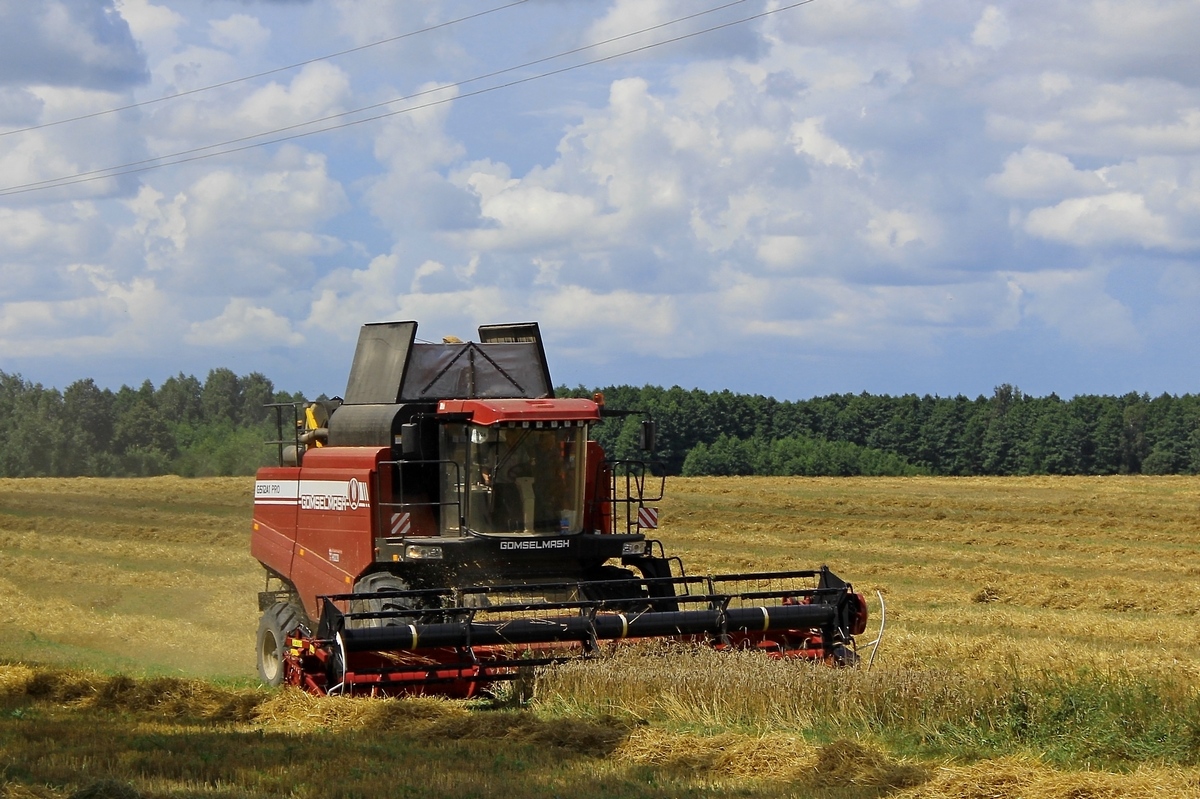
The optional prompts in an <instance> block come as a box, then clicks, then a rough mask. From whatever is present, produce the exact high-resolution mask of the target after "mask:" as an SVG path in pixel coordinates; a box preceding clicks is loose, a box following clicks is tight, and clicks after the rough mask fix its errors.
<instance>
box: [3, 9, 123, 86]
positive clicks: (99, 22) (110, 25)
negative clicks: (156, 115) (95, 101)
mask: <svg viewBox="0 0 1200 799" xmlns="http://www.w3.org/2000/svg"><path fill="white" fill-rule="evenodd" d="M146 77H147V73H146V66H145V62H144V60H143V58H142V55H141V53H140V52H138V47H137V44H136V42H135V41H134V39H133V37H132V36H131V35H130V31H129V25H128V24H127V23H126V22H125V20H124V18H123V17H122V16H121V15H120V14H119V13H118V12H117V10H116V8H114V7H113V3H112V0H100V1H99V2H96V0H44V2H38V3H22V2H6V3H3V4H0V83H7V84H12V85H22V84H49V85H57V86H85V87H88V88H107V89H118V88H124V87H127V86H130V85H133V84H137V83H140V82H142V81H144V80H145V79H146Z"/></svg>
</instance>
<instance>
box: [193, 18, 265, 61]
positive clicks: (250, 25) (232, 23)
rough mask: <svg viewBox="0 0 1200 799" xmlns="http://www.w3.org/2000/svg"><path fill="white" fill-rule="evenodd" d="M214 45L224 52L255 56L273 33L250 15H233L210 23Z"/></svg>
mask: <svg viewBox="0 0 1200 799" xmlns="http://www.w3.org/2000/svg"><path fill="white" fill-rule="evenodd" d="M208 26H209V29H210V30H211V33H210V38H211V39H212V43H213V44H215V45H216V46H217V47H220V48H222V49H224V50H232V51H235V52H241V53H250V54H253V53H255V51H257V50H259V49H261V48H262V47H263V46H265V45H266V43H267V42H268V41H269V40H270V38H271V31H269V30H268V29H267V28H265V27H264V26H263V24H262V23H261V22H259V21H258V20H257V19H256V18H254V17H252V16H249V15H248V14H233V15H231V16H229V17H227V18H226V19H214V20H212V21H211V22H209V23H208Z"/></svg>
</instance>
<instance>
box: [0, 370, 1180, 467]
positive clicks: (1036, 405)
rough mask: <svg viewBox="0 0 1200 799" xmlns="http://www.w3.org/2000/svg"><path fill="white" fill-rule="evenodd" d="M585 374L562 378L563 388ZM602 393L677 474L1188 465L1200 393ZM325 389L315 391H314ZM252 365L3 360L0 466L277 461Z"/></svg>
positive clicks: (266, 393)
mask: <svg viewBox="0 0 1200 799" xmlns="http://www.w3.org/2000/svg"><path fill="white" fill-rule="evenodd" d="M596 391H597V390H596V389H588V388H584V387H582V386H580V387H578V388H574V389H569V388H567V387H560V388H559V389H558V391H557V393H558V394H559V396H577V397H591V396H593V395H594V394H595V393H596ZM599 391H600V393H602V394H603V395H604V399H605V404H606V407H607V408H609V409H616V410H625V411H641V412H643V413H645V414H647V415H649V416H650V417H651V418H653V419H654V420H655V423H656V427H657V446H656V451H655V453H654V454H653V456H652V458H653V459H655V460H658V461H660V462H661V463H662V467H663V469H664V470H665V472H666V473H667V474H683V475H751V474H761V475H770V474H776V475H833V476H848V475H904V474H932V475H1023V474H1062V475H1066V474H1081V475H1103V474H1197V473H1200V396H1197V395H1192V394H1185V395H1183V396H1174V395H1170V394H1162V395H1160V396H1158V397H1154V398H1151V397H1150V396H1149V395H1147V394H1136V393H1130V394H1125V395H1122V396H1099V395H1085V396H1077V397H1074V398H1072V399H1070V400H1063V399H1060V398H1059V397H1058V396H1056V395H1054V394H1051V395H1050V396H1048V397H1032V396H1029V395H1027V394H1024V393H1022V392H1021V390H1020V389H1018V388H1015V387H1013V386H1010V385H1007V384H1006V385H1002V386H998V387H997V388H996V389H995V390H994V391H993V393H992V395H991V396H983V395H981V396H978V397H976V398H974V399H970V398H968V397H965V396H962V395H959V396H956V397H937V396H930V395H925V396H917V395H915V394H905V395H902V396H889V395H886V394H883V395H875V394H866V393H862V394H834V395H829V396H825V397H816V398H813V399H808V400H795V401H791V400H783V401H781V400H776V399H774V398H772V397H764V396H761V395H757V394H753V395H752V394H735V393H733V392H731V391H728V390H726V391H716V392H708V391H701V390H699V389H693V390H686V389H682V388H679V387H678V386H676V387H673V388H669V389H667V388H661V387H658V386H642V387H635V386H609V387H607V388H603V389H600V390H599ZM318 399H321V398H318ZM303 401H304V397H303V396H302V395H300V394H289V393H288V392H285V391H277V390H276V389H275V387H274V385H273V384H272V382H271V381H270V380H269V379H267V378H266V377H265V376H263V375H262V374H259V373H257V372H254V373H251V374H249V375H245V376H239V375H237V374H235V373H234V372H233V371H231V370H229V369H213V370H212V371H210V372H209V373H208V376H207V378H206V379H205V380H204V381H203V382H202V381H200V380H199V379H197V378H196V377H193V376H189V375H184V374H182V373H181V374H179V375H177V376H175V377H171V378H168V379H167V380H166V381H164V382H163V384H162V385H161V386H159V387H157V388H155V387H154V385H153V384H151V382H150V381H148V380H147V381H145V382H144V383H142V385H141V386H140V387H138V388H131V387H129V386H121V388H120V389H119V390H117V391H111V390H109V389H102V388H99V387H98V386H97V385H96V384H95V382H94V381H93V380H91V379H84V380H77V381H76V382H74V383H72V384H71V385H69V386H68V387H67V388H66V389H65V390H63V391H59V390H58V389H55V388H45V387H43V386H41V385H39V384H33V383H30V382H28V381H25V380H23V379H22V378H21V377H20V375H10V374H6V373H5V372H3V371H0V430H3V431H4V434H3V436H0V476H4V477H26V476H62V477H70V476H77V475H93V476H140V475H153V474H168V473H171V474H180V475H184V476H207V475H234V474H243V475H244V474H252V473H253V472H254V470H255V469H257V468H258V467H259V466H260V465H264V464H267V463H273V462H274V461H275V458H276V452H275V450H274V449H272V448H270V447H267V446H265V445H264V442H266V441H269V440H272V439H274V438H275V437H276V428H275V421H274V413H273V412H272V411H271V410H270V409H269V408H267V407H265V406H266V405H267V404H268V403H280V402H284V403H287V402H303ZM640 421H641V416H640V415H639V414H632V415H625V416H612V417H609V418H607V419H606V420H605V421H604V422H603V423H602V424H600V425H598V426H597V427H596V428H595V430H594V435H595V437H596V438H597V440H598V441H599V442H600V443H601V445H602V446H604V448H605V451H606V452H607V453H609V454H610V456H612V457H618V458H630V459H642V458H644V457H645V455H644V453H642V452H641V451H640V450H639V449H638V433H639V427H640Z"/></svg>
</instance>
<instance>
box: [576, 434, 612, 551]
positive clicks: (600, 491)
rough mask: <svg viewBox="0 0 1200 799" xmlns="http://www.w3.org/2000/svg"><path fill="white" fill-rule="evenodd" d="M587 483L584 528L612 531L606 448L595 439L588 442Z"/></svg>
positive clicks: (603, 531) (594, 530)
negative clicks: (605, 463) (605, 458)
mask: <svg viewBox="0 0 1200 799" xmlns="http://www.w3.org/2000/svg"><path fill="white" fill-rule="evenodd" d="M585 479H586V480H587V483H586V484H585V487H584V498H585V499H584V505H583V507H584V516H583V529H584V530H585V531H587V532H600V533H611V532H612V503H611V502H609V500H610V499H611V496H610V494H611V493H612V492H611V486H610V483H609V480H610V475H609V471H608V469H607V467H605V466H604V449H603V448H602V447H601V446H600V445H599V444H597V443H596V442H595V441H588V443H587V473H586V476H585Z"/></svg>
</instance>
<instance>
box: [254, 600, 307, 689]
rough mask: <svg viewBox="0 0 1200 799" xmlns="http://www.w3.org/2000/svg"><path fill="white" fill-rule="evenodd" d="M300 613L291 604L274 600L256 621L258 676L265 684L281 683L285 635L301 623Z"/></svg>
mask: <svg viewBox="0 0 1200 799" xmlns="http://www.w3.org/2000/svg"><path fill="white" fill-rule="evenodd" d="M301 617H302V614H301V613H300V611H299V610H298V609H297V608H296V607H295V606H293V605H290V604H288V603H286V602H276V603H275V604H274V605H272V606H271V607H269V608H267V611H266V613H264V614H263V616H262V619H261V620H260V621H259V623H258V646H257V651H258V678H259V679H260V680H262V681H263V683H265V684H266V685H270V686H276V685H280V684H282V683H283V678H284V675H285V670H284V657H285V655H286V653H287V648H288V647H287V637H288V635H289V634H290V633H292V632H293V631H294V630H295V629H296V628H297V627H300V626H301V625H302V621H301Z"/></svg>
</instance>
